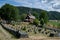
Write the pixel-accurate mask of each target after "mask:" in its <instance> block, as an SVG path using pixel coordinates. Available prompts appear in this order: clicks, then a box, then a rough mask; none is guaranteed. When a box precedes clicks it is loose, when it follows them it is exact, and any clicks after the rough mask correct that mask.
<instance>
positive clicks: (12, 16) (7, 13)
mask: <svg viewBox="0 0 60 40" xmlns="http://www.w3.org/2000/svg"><path fill="white" fill-rule="evenodd" d="M1 15H2V16H1V17H2V18H3V19H5V20H14V21H17V20H18V17H19V10H18V8H16V7H15V6H13V5H10V4H5V5H3V6H2V7H1Z"/></svg>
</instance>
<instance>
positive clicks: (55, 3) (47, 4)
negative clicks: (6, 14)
mask: <svg viewBox="0 0 60 40" xmlns="http://www.w3.org/2000/svg"><path fill="white" fill-rule="evenodd" d="M5 3H8V4H11V5H14V6H25V7H31V8H39V9H43V10H47V11H59V12H60V0H0V7H2V6H3V5H4V4H5Z"/></svg>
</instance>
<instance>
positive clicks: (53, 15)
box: [17, 6, 60, 20]
mask: <svg viewBox="0 0 60 40" xmlns="http://www.w3.org/2000/svg"><path fill="white" fill-rule="evenodd" d="M17 8H18V9H19V11H20V12H19V13H20V15H21V14H27V13H28V12H29V11H31V14H33V15H34V16H36V17H37V18H38V16H39V14H40V12H41V11H43V10H42V9H37V8H29V7H22V6H20V7H17ZM44 11H46V10H44ZM46 12H47V13H48V16H49V19H50V20H60V12H57V11H46Z"/></svg>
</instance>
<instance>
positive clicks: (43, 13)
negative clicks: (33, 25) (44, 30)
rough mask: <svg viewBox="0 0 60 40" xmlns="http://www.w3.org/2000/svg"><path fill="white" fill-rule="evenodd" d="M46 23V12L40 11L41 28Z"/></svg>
mask: <svg viewBox="0 0 60 40" xmlns="http://www.w3.org/2000/svg"><path fill="white" fill-rule="evenodd" d="M47 22H48V15H47V12H46V11H41V14H40V24H41V25H42V26H43V25H44V24H47Z"/></svg>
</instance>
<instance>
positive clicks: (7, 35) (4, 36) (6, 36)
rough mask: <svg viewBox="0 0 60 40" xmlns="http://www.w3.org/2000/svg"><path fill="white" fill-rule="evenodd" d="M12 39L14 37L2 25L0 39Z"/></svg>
mask: <svg viewBox="0 0 60 40" xmlns="http://www.w3.org/2000/svg"><path fill="white" fill-rule="evenodd" d="M11 37H12V35H11V34H10V33H9V32H7V31H6V30H5V29H3V28H2V26H1V25H0V38H1V39H4V40H5V39H10V38H11Z"/></svg>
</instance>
